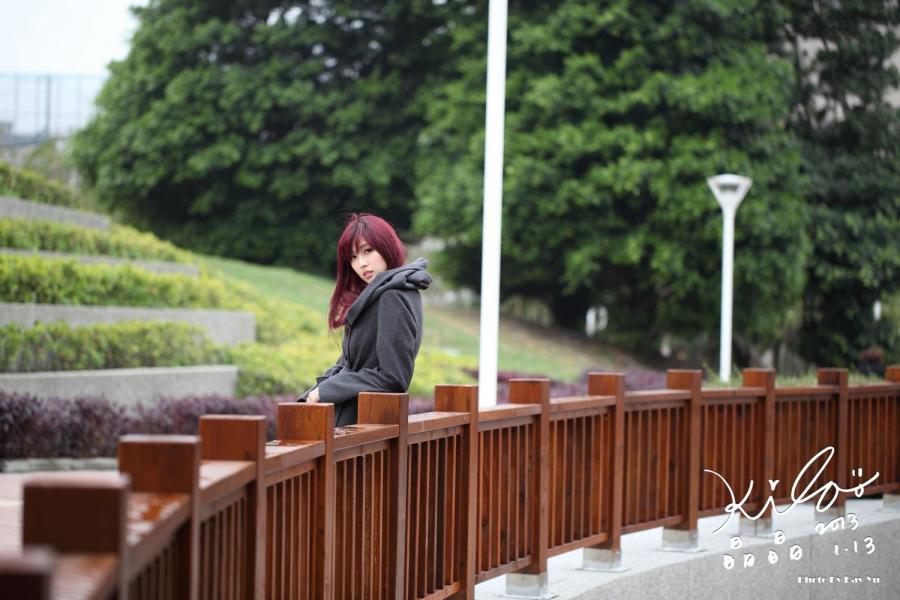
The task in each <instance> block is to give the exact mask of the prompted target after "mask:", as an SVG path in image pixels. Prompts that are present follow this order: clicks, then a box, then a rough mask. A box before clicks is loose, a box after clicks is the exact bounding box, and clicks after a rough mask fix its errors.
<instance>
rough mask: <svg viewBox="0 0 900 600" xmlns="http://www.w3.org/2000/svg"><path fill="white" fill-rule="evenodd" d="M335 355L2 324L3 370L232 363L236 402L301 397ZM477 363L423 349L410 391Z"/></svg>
mask: <svg viewBox="0 0 900 600" xmlns="http://www.w3.org/2000/svg"><path fill="white" fill-rule="evenodd" d="M339 353H340V349H339V348H338V346H337V345H336V344H335V343H334V342H333V341H332V340H330V339H328V338H327V337H326V336H321V335H319V336H316V335H308V336H303V337H298V338H297V339H295V340H293V341H291V342H290V343H286V344H280V345H267V344H257V343H245V344H241V345H239V346H236V347H234V348H227V347H222V346H215V345H214V344H213V343H212V342H211V341H210V340H209V338H208V337H207V336H206V334H205V332H204V331H203V330H202V329H201V328H199V327H197V326H193V325H188V324H185V323H173V322H165V323H160V322H125V323H110V324H99V325H88V326H84V327H72V326H70V325H67V324H66V323H38V324H36V325H35V326H34V327H32V328H28V329H26V328H24V327H22V326H20V325H6V326H3V327H0V372H7V373H28V372H36V371H73V370H83V369H124V368H134V367H184V366H191V365H202V364H235V365H237V366H238V367H239V368H240V372H239V376H238V385H237V395H238V396H239V397H247V396H257V395H261V394H262V395H281V394H299V393H300V392H302V391H304V390H305V389H307V388H308V387H310V386H311V385H312V384H313V383H314V382H315V378H316V376H317V375H319V374H320V373H321V372H322V371H324V370H325V369H326V368H327V367H329V366H330V365H331V363H332V361H333V360H334V358H335V357H336V356H337V355H338V354H339ZM474 366H475V365H474V361H472V360H470V359H460V358H454V357H450V356H449V355H447V354H445V353H443V352H440V351H434V350H424V349H423V351H422V352H421V353H420V354H419V357H418V360H417V361H416V373H415V376H414V378H413V382H412V385H411V386H410V394H411V395H418V396H430V395H431V394H432V392H433V390H434V386H435V385H437V384H439V383H471V382H472V379H471V378H470V377H469V376H467V375H466V374H465V373H464V372H463V371H462V369H463V367H470V368H471V367H474Z"/></svg>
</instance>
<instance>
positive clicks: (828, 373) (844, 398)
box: [817, 369, 850, 518]
mask: <svg viewBox="0 0 900 600" xmlns="http://www.w3.org/2000/svg"><path fill="white" fill-rule="evenodd" d="M817 376H818V381H819V385H836V386H838V398H837V401H838V409H837V423H835V431H837V440H836V447H835V449H834V456H835V459H836V460H835V471H836V473H835V475H836V477H835V478H834V479H833V481H834V482H835V483H837V484H838V485H839V486H841V487H842V488H844V489H847V488H849V487H850V485H849V483H848V482H849V480H850V477H849V475H848V471H849V467H848V466H847V463H848V460H849V454H850V397H849V394H848V390H847V387H848V374H847V369H819V370H818V371H817ZM817 451H818V449H817ZM846 500H847V495H846V494H844V493H839V494H838V496H837V500H836V501H835V503H834V504H832V505H831V507H830V508H829V509H828V511H827V512H826V514H827V515H829V518H830V517H834V516H839V515H840V516H843V514H844V508H845V506H846ZM817 518H818V517H817Z"/></svg>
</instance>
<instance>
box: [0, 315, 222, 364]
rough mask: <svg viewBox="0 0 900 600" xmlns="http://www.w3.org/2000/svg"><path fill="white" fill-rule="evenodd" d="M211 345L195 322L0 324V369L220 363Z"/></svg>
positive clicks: (218, 351)
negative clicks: (72, 324) (81, 324)
mask: <svg viewBox="0 0 900 600" xmlns="http://www.w3.org/2000/svg"><path fill="white" fill-rule="evenodd" d="M228 359H229V356H228V351H227V349H226V348H218V347H216V346H215V345H214V344H213V343H212V342H211V341H210V340H209V338H208V337H207V335H206V333H205V332H204V330H203V329H202V328H200V327H198V326H194V325H188V324H186V323H174V322H153V321H148V322H125V323H110V324H98V325H87V326H84V327H71V326H70V325H68V324H66V323H62V322H60V323H38V324H36V325H35V326H34V327H31V328H27V329H26V328H24V327H22V326H20V325H6V326H4V327H0V371H3V372H12V373H16V372H19V373H23V372H34V371H71V370H81V369H119V368H129V367H182V366H189V365H198V364H222V363H227V362H228Z"/></svg>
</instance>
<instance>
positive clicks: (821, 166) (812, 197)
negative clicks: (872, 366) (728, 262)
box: [786, 0, 900, 365]
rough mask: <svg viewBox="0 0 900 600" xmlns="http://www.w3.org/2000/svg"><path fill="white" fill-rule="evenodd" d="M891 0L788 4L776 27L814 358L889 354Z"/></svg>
mask: <svg viewBox="0 0 900 600" xmlns="http://www.w3.org/2000/svg"><path fill="white" fill-rule="evenodd" d="M898 27H900V7H898V5H897V3H896V2H892V1H870V0H841V1H840V2H795V3H793V4H792V19H791V22H790V24H789V26H788V27H787V28H786V31H787V34H788V39H789V41H790V42H791V43H792V47H793V50H794V56H795V60H796V62H797V72H798V79H797V82H798V100H799V110H798V111H797V112H796V114H795V117H794V119H793V127H794V129H795V130H796V131H797V133H798V135H799V136H800V137H801V139H802V140H803V144H804V145H803V148H804V157H805V159H806V169H807V171H808V174H809V175H808V177H809V181H810V185H809V190H808V192H807V194H806V195H807V198H808V201H809V207H810V213H811V219H810V237H811V240H812V244H813V255H812V259H811V260H810V262H809V266H808V284H807V286H806V290H805V292H804V297H803V325H802V329H801V339H800V346H801V351H802V353H803V355H804V356H805V357H806V358H808V359H809V360H811V361H813V362H815V363H818V364H821V365H848V364H849V365H854V364H857V361H859V359H860V353H861V352H862V351H864V350H866V349H867V348H869V347H872V346H880V347H881V348H882V349H884V350H886V351H887V353H888V355H887V360H888V361H890V360H900V354H898V352H900V334H898V330H900V323H897V322H896V321H891V320H889V319H882V320H881V321H876V319H875V317H874V311H873V306H874V304H875V302H876V301H882V302H884V303H887V302H889V301H890V300H891V296H892V295H894V296H895V297H896V294H897V289H898V284H900V252H898V251H897V244H898V240H900V172H898V170H897V165H898V164H900V109H898V107H897V106H896V105H891V103H890V102H889V101H888V98H887V93H888V92H889V90H891V89H892V88H893V89H894V90H896V88H897V87H898V85H900V75H898V70H897V67H896V65H894V64H892V63H891V57H892V56H893V55H894V54H895V53H896V52H897V51H898V47H900V39H898V35H897V31H898Z"/></svg>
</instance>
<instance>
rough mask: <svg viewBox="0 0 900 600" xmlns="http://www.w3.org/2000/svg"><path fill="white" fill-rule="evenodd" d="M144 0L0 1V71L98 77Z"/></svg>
mask: <svg viewBox="0 0 900 600" xmlns="http://www.w3.org/2000/svg"><path fill="white" fill-rule="evenodd" d="M146 4H147V0H0V74H8V73H34V74H52V75H104V74H105V73H106V65H107V64H108V63H109V62H110V61H111V60H117V59H121V58H124V57H125V55H126V54H127V53H128V40H129V39H130V37H131V34H132V33H133V32H134V29H135V26H136V21H135V19H134V17H133V16H132V15H131V13H130V12H129V10H128V7H129V6H134V5H138V6H143V5H146Z"/></svg>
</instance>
